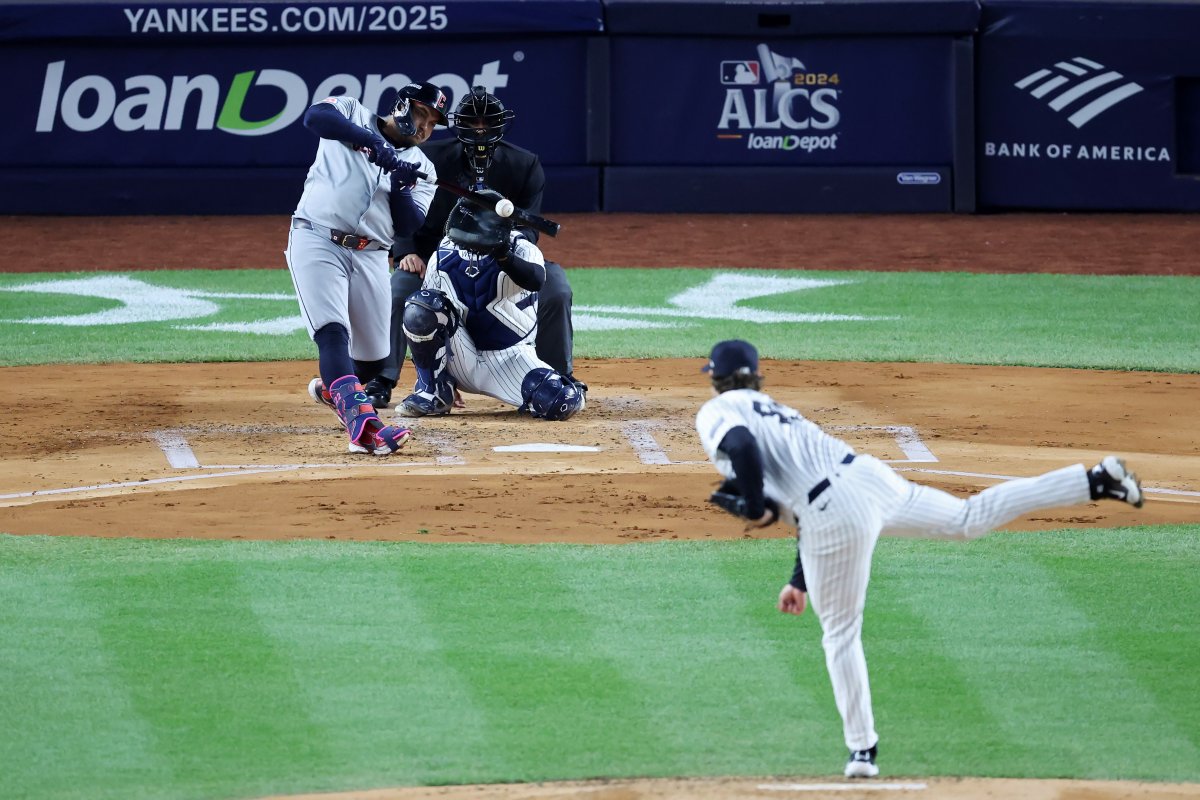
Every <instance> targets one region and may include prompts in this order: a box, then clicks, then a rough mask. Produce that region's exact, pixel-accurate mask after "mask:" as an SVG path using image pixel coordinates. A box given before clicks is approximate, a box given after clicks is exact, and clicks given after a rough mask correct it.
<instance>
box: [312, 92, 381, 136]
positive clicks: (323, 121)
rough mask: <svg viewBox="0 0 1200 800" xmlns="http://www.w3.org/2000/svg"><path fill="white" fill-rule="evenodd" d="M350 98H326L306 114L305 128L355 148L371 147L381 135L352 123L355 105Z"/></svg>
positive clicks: (315, 104)
mask: <svg viewBox="0 0 1200 800" xmlns="http://www.w3.org/2000/svg"><path fill="white" fill-rule="evenodd" d="M357 102H358V101H357V100H354V99H353V98H350V97H326V98H325V99H324V100H322V101H321V102H319V103H314V104H313V105H311V106H309V108H308V111H306V112H304V127H306V128H308V129H309V130H310V131H312V132H313V133H315V134H316V135H317V136H320V137H321V138H322V139H334V140H336V141H339V142H346V143H348V144H352V145H354V146H355V147H370V146H371V144H372V142H373V141H374V140H375V138H377V137H379V136H380V134H378V133H375V132H372V131H370V130H368V129H367V128H364V127H363V126H361V125H359V124H357V123H355V122H353V121H352V118H353V116H354V104H355V103H357Z"/></svg>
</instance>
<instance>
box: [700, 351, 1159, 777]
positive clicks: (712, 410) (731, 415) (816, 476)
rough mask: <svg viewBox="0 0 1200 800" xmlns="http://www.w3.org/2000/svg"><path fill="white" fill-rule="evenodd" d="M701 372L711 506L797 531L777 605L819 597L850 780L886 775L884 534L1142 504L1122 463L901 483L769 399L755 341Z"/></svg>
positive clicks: (795, 606)
mask: <svg viewBox="0 0 1200 800" xmlns="http://www.w3.org/2000/svg"><path fill="white" fill-rule="evenodd" d="M703 371H704V372H707V373H709V374H710V375H711V377H712V386H713V390H714V391H715V392H716V395H717V396H716V397H714V398H713V399H711V400H709V401H708V402H707V403H705V404H704V405H703V406H702V407H701V408H700V412H699V413H698V414H697V415H696V431H697V432H698V433H699V435H700V441H701V443H702V444H703V445H704V452H705V453H707V454H708V457H709V459H710V460H711V461H712V463H713V465H714V466H715V467H716V468H717V471H718V472H720V473H721V475H723V476H724V477H725V478H726V481H725V482H724V483H723V484H722V485H721V488H720V489H718V490H717V491H716V492H715V493H713V495H712V496H711V498H710V500H711V501H712V502H713V503H715V504H717V505H718V506H720V507H722V508H724V509H725V510H727V511H730V512H731V513H733V514H736V515H737V516H738V517H740V518H741V519H743V520H745V521H746V524H747V526H748V527H749V528H760V527H765V526H767V525H770V524H772V523H774V522H776V521H777V520H779V519H784V520H785V521H787V522H789V523H792V524H795V523H798V525H799V527H798V529H797V539H798V546H797V550H796V565H795V568H794V570H793V572H792V578H791V580H789V581H788V582H787V583H786V584H784V586H783V588H782V589H781V590H780V592H779V601H778V604H777V608H778V609H779V610H780V611H781V612H783V613H785V614H797V615H799V614H802V613H804V606H805V600H806V595H807V594H811V595H812V602H813V609H814V610H815V611H816V613H817V618H818V619H819V620H820V623H821V630H822V631H823V632H824V636H823V637H822V639H821V645H822V646H823V647H824V649H825V663H826V666H827V668H828V671H829V679H830V681H831V682H832V683H833V697H834V700H835V701H836V702H837V708H838V713H839V714H841V717H842V728H843V733H844V736H845V741H846V746H847V747H848V748H849V750H850V758H849V760H848V761H847V762H846V767H845V770H844V774H845V775H846V777H848V778H871V777H874V776H876V775H878V774H879V767H878V766H876V764H875V759H876V756H877V755H878V744H879V736H878V734H876V732H875V717H874V714H873V712H872V710H871V688H870V685H869V683H868V680H867V660H866V656H865V655H864V654H863V645H862V625H863V611H864V609H865V607H866V602H867V581H868V579H869V578H870V574H871V554H872V553H873V551H874V549H875V542H876V540H878V538H879V536H880V535H881V534H888V535H892V536H920V537H928V538H940V539H974V538H978V537H980V536H984V535H986V534H987V533H989V532H990V531H991V530H992V529H993V528H996V527H998V526H1000V525H1003V524H1004V523H1006V522H1009V521H1010V520H1013V519H1015V518H1017V517H1019V516H1021V515H1022V514H1028V513H1029V512H1031V511H1037V510H1040V509H1043V508H1053V507H1055V506H1068V505H1078V504H1082V503H1086V502H1088V501H1089V500H1100V499H1110V500H1119V501H1121V502H1123V503H1129V504H1130V505H1132V506H1134V507H1135V508H1140V507H1141V505H1142V486H1141V483H1139V482H1138V479H1137V476H1136V475H1134V474H1133V473H1132V472H1130V471H1128V470H1127V469H1126V468H1125V462H1124V461H1122V460H1121V459H1120V458H1117V457H1116V456H1105V457H1104V458H1103V459H1102V460H1101V461H1100V463H1099V464H1097V465H1096V466H1094V467H1092V468H1091V469H1090V470H1089V469H1085V468H1084V466H1083V465H1082V464H1076V465H1074V466H1070V467H1063V468H1062V469H1057V470H1054V471H1053V472H1047V473H1046V474H1044V475H1038V476H1037V477H1033V478H1020V479H1017V480H1010V481H1006V482H1004V483H1000V484H997V485H995V486H992V487H990V488H988V489H984V490H983V491H982V492H980V493H978V494H976V495H972V496H971V497H968V498H967V499H965V500H962V499H959V498H957V497H955V496H954V495H951V494H948V493H946V492H943V491H941V490H940V489H934V488H932V487H929V486H921V485H919V484H916V483H912V482H910V481H908V480H905V479H904V478H902V477H900V475H899V474H897V473H896V472H895V471H894V470H893V469H892V468H891V467H889V466H887V465H886V464H884V463H883V462H882V461H879V460H878V459H876V458H874V457H872V456H869V455H865V454H861V453H855V452H854V450H853V449H851V447H850V446H849V445H848V444H846V443H845V442H843V441H841V440H840V439H836V438H834V437H832V436H830V435H829V434H827V433H825V432H824V431H822V430H821V429H820V428H818V427H817V426H816V425H814V424H813V423H812V422H810V421H808V420H807V419H805V418H804V417H803V416H801V414H800V412H798V411H796V410H795V409H793V408H789V407H788V406H785V405H782V404H780V403H777V402H775V401H774V400H772V399H771V398H770V397H769V396H767V395H766V394H764V393H763V392H761V391H760V388H761V386H762V375H761V374H759V371H758V351H757V350H755V349H754V346H753V345H751V344H750V343H749V342H744V341H741V340H732V341H726V342H718V343H717V344H716V346H715V347H713V349H712V355H711V357H710V359H709V362H708V364H707V366H705V367H704V368H703Z"/></svg>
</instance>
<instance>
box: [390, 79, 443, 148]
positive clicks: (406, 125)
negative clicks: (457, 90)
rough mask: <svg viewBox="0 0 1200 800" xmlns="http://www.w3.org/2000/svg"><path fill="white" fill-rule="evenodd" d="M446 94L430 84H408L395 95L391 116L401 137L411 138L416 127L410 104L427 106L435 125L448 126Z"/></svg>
mask: <svg viewBox="0 0 1200 800" xmlns="http://www.w3.org/2000/svg"><path fill="white" fill-rule="evenodd" d="M449 102H450V101H449V100H447V99H446V93H445V92H443V91H442V90H441V89H439V88H438V87H436V86H434V85H433V84H432V83H410V84H408V85H407V86H405V87H404V88H402V89H401V90H400V91H399V92H397V93H396V107H395V108H394V109H393V110H392V115H393V116H395V118H396V126H397V127H398V128H400V134H401V135H402V136H412V135H413V134H414V133H416V132H417V127H416V126H415V125H413V121H412V105H411V104H412V103H420V104H421V105H423V106H428V107H429V108H430V110H432V111H433V113H434V116H435V117H436V119H437V124H438V125H442V126H448V125H449V122H448V121H447V119H446V106H447V105H448V104H449Z"/></svg>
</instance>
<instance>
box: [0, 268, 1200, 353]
mask: <svg viewBox="0 0 1200 800" xmlns="http://www.w3.org/2000/svg"><path fill="white" fill-rule="evenodd" d="M567 266H568V267H570V265H567ZM59 279H67V280H72V281H82V282H84V283H89V282H93V281H97V280H102V281H109V282H113V281H116V282H119V283H125V284H127V285H129V286H132V287H136V290H137V292H139V293H144V292H159V294H158V295H157V302H153V301H152V302H150V305H151V306H153V307H154V308H155V309H156V310H158V311H162V310H163V309H166V310H167V312H166V313H167V314H168V315H171V314H175V313H179V314H184V315H185V316H184V317H179V318H171V319H158V320H155V321H148V322H137V323H128V324H123V325H119V326H112V325H70V324H63V325H52V324H46V323H45V322H40V323H39V322H28V321H26V322H21V321H20V320H34V319H46V318H53V317H58V316H62V317H71V316H80V315H84V314H94V313H96V312H102V311H106V310H112V309H114V308H118V307H120V303H119V302H118V301H116V300H114V299H109V298H98V297H78V296H71V295H64V294H58V293H48V292H44V291H37V288H38V287H37V284H39V283H43V282H45V281H49V280H59ZM831 282H833V283H834V285H829V284H830V283H831ZM571 283H572V287H573V290H574V298H575V301H574V317H573V318H574V323H575V324H574V327H575V332H576V337H575V357H576V358H577V359H585V358H663V357H693V358H701V357H703V356H706V355H707V353H708V349H709V348H710V347H711V345H712V342H714V341H717V340H720V339H728V338H747V339H750V340H751V341H753V342H754V343H755V344H756V345H758V347H759V350H760V352H761V354H762V356H763V357H764V358H772V359H774V358H782V359H813V360H835V361H918V362H938V363H943V362H944V363H967V364H1015V365H1030V366H1057V367H1085V368H1098V369H1148V370H1156V371H1177V372H1192V373H1194V372H1200V351H1197V348H1196V347H1195V346H1194V344H1195V342H1196V341H1197V340H1198V339H1200V315H1197V314H1195V313H1194V310H1195V308H1196V307H1197V305H1200V278H1196V277H1190V276H1090V275H1045V274H1008V275H992V274H968V273H946V272H938V273H922V272H912V271H897V272H862V271H839V272H820V271H815V272H814V271H803V272H802V271H783V270H774V271H766V270H753V269H743V270H729V269H725V270H711V269H584V270H571ZM170 287H174V289H176V290H183V291H190V292H196V291H201V292H205V293H207V294H206V295H205V297H204V303H206V304H211V305H206V306H205V307H203V308H200V309H197V308H196V306H195V305H194V304H193V303H181V302H180V295H179V294H178V292H168V291H167V290H168V288H170ZM13 288H15V289H17V290H16V291H9V290H8V289H13ZM81 291H83V289H81ZM256 293H266V294H267V295H276V296H277V297H278V299H275V300H270V299H266V300H264V299H261V298H254V297H246V296H242V297H238V296H237V295H238V294H242V295H246V294H256ZM141 296H142V299H145V298H146V295H145V294H142V295H141ZM734 298H742V299H737V300H736V301H735V300H734ZM193 299H195V298H194V296H193ZM185 308H191V309H192V311H185V310H183V309H185ZM31 309H33V310H32V311H31ZM188 313H196V314H199V316H195V317H191V316H186V315H187V314H188ZM830 315H846V316H848V317H850V318H849V319H844V318H843V319H831V318H830ZM267 320H272V321H274V323H275V324H276V325H277V326H279V329H282V330H289V329H290V332H288V333H285V334H282V335H262V334H259V333H250V332H246V330H244V329H242V330H239V326H242V327H243V328H244V326H245V325H257V324H259V323H262V322H264V321H267ZM214 325H215V326H217V327H216V328H211V327H208V326H214ZM192 326H200V327H202V328H205V329H204V330H201V331H197V330H191V329H189V328H191V327H192ZM652 326H653V327H652ZM1131 331H1136V332H1137V335H1136V336H1131V335H1130V332H1131ZM313 357H314V350H313V346H312V342H311V341H310V340H309V339H308V337H307V335H306V334H305V332H304V330H303V326H302V324H301V322H300V318H299V316H298V306H297V304H296V301H295V299H294V296H293V289H292V286H291V283H290V281H289V279H288V275H287V273H286V271H284V270H190V271H160V272H141V273H131V274H127V275H120V274H117V273H110V274H106V275H105V274H101V275H97V274H96V273H42V274H38V275H7V276H6V275H0V364H7V365H16V364H37V363H67V362H84V361H88V362H107V361H138V362H182V361H246V360H250V361H270V360H292V359H304V360H310V359H312V358H313Z"/></svg>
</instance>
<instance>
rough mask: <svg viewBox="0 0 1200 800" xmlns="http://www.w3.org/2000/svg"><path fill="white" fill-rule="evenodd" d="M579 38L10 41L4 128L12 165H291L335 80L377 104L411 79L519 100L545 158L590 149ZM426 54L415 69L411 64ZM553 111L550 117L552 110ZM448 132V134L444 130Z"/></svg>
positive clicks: (2, 142) (516, 127)
mask: <svg viewBox="0 0 1200 800" xmlns="http://www.w3.org/2000/svg"><path fill="white" fill-rule="evenodd" d="M585 51H586V46H585V43H584V40H583V39H582V38H571V37H558V38H556V39H554V40H548V39H537V40H524V41H522V40H516V41H494V42H487V43H482V42H480V43H477V44H473V45H472V46H471V47H470V48H467V49H453V48H447V47H445V46H443V45H436V44H425V45H418V44H406V45H405V46H404V47H403V53H404V58H402V59H400V58H397V49H396V48H395V47H393V46H385V45H372V44H359V45H355V46H354V47H339V46H336V45H329V46H325V47H321V48H319V49H313V48H309V47H301V46H283V45H280V46H272V47H269V48H261V47H255V46H252V45H249V44H247V45H244V46H242V45H237V46H233V45H229V46H224V47H221V48H219V49H215V48H208V47H204V46H200V45H190V46H177V47H172V48H164V47H140V48H120V47H118V46H115V45H113V46H104V45H99V46H96V45H92V46H85V45H80V46H70V45H65V44H61V43H60V44H58V45H56V46H54V47H33V46H26V47H6V48H4V49H3V51H0V69H3V70H4V71H5V72H6V74H20V75H31V76H34V80H32V81H29V82H28V83H22V85H21V86H19V87H14V88H13V93H14V94H16V95H17V97H16V98H15V100H16V104H15V107H17V108H23V109H27V111H26V113H23V114H20V115H18V116H17V117H15V118H14V122H13V123H11V124H9V125H7V126H5V127H4V129H3V131H0V153H3V155H0V163H3V164H5V165H8V166H41V167H55V166H64V167H65V166H89V167H96V166H108V167H111V166H122V165H131V166H140V167H202V166H221V167H231V166H256V167H261V166H286V165H295V164H307V163H308V162H309V161H310V160H311V158H312V154H313V152H314V151H315V141H314V137H313V135H312V134H311V133H309V132H308V131H306V130H305V129H304V127H303V123H302V118H303V115H304V112H305V111H306V110H307V108H308V107H309V106H310V105H311V104H312V103H314V102H317V101H319V100H321V99H322V98H324V97H327V96H329V95H333V94H348V95H352V96H354V97H357V98H358V99H359V100H361V101H363V102H364V104H366V105H367V106H369V107H371V108H374V109H376V110H377V111H379V112H380V113H388V112H389V111H390V109H391V105H392V103H393V99H394V97H395V93H396V91H397V90H398V89H399V88H400V87H402V86H404V85H405V84H407V83H409V82H410V81H414V80H416V81H420V80H429V81H431V82H433V83H436V84H438V85H440V86H442V87H443V89H445V90H446V91H447V93H448V94H449V96H450V101H451V106H452V107H453V105H455V104H457V101H458V100H459V98H461V97H462V96H463V95H464V94H465V93H466V92H468V91H469V88H470V87H471V86H475V85H481V86H484V87H486V88H487V89H488V91H490V92H493V93H494V94H496V95H497V96H499V97H500V98H501V99H502V100H503V101H504V102H505V104H506V105H507V106H509V107H510V108H512V109H514V110H515V111H516V114H517V116H516V119H515V120H514V122H513V125H512V128H511V130H510V136H511V140H512V141H514V142H516V143H518V144H521V145H522V146H525V147H528V148H529V149H531V150H533V151H534V152H537V153H538V154H539V155H540V156H541V157H542V160H543V162H545V163H548V164H572V163H581V162H583V161H584V160H585V158H586V107H585V97H584V93H582V92H580V91H579V90H578V87H579V86H580V85H583V84H584V83H585V77H584V76H585V70H586V52H585ZM417 65H419V71H416V70H415V69H414V66H417ZM551 114H552V119H553V122H554V124H553V125H549V124H546V123H547V121H548V116H549V115H551ZM442 135H445V134H442Z"/></svg>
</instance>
